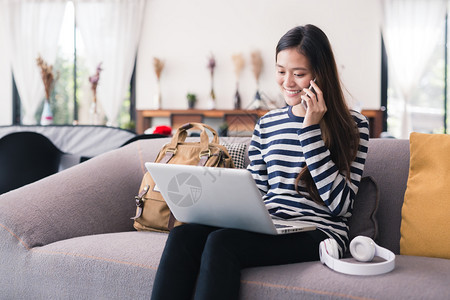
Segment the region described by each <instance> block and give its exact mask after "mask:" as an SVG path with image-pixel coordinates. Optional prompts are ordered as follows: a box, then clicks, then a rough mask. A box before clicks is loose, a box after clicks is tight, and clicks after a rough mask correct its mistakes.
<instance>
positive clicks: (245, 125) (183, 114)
mask: <svg viewBox="0 0 450 300" xmlns="http://www.w3.org/2000/svg"><path fill="white" fill-rule="evenodd" d="M265 113H267V110H245V109H239V110H236V109H211V110H202V109H178V110H177V109H171V110H164V109H158V110H137V113H136V133H138V134H142V133H144V131H145V130H146V129H147V128H150V127H151V126H152V118H168V119H170V124H171V126H172V128H176V127H175V126H179V125H180V124H184V123H186V122H189V121H191V122H192V121H196V122H199V121H200V122H202V121H203V119H204V118H217V119H223V121H227V123H228V124H229V129H228V130H229V132H230V131H231V132H233V131H245V132H247V133H248V132H249V131H250V132H251V131H252V129H253V127H254V125H255V123H256V121H257V120H258V118H260V117H262V116H263V115H264V114H265ZM362 114H363V115H365V116H366V117H367V118H368V119H369V124H370V137H371V138H374V137H376V138H377V137H380V134H381V132H382V131H383V111H382V110H362Z"/></svg>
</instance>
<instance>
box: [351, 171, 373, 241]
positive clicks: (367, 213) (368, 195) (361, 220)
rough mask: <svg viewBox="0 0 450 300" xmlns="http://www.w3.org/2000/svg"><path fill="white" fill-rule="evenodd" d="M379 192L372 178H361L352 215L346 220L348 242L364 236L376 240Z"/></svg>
mask: <svg viewBox="0 0 450 300" xmlns="http://www.w3.org/2000/svg"><path fill="white" fill-rule="evenodd" d="M378 201H379V191H378V186H377V184H376V182H375V180H374V179H373V177H370V176H368V177H363V178H361V182H360V184H359V190H358V193H357V194H356V198H355V201H354V204H353V215H352V216H351V218H350V219H349V220H348V225H349V238H350V241H351V240H352V239H353V238H354V237H356V236H358V235H364V236H368V237H370V238H372V239H373V240H375V239H376V237H377V233H378V224H377V220H376V218H375V214H376V212H377V209H378Z"/></svg>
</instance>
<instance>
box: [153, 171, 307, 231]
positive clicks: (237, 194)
mask: <svg viewBox="0 0 450 300" xmlns="http://www.w3.org/2000/svg"><path fill="white" fill-rule="evenodd" d="M145 166H146V168H147V170H148V171H149V172H150V175H151V176H152V178H153V180H154V181H155V183H156V186H155V187H154V189H155V190H157V191H160V192H161V194H162V196H163V197H164V199H165V200H166V202H167V205H168V206H169V208H170V210H171V211H172V213H173V215H174V216H175V218H176V219H177V220H179V221H181V222H184V223H196V224H203V225H210V226H217V227H225V228H235V229H243V230H248V231H253V232H259V233H266V234H274V235H275V234H285V233H292V232H299V231H308V230H314V229H316V227H315V226H314V225H312V224H308V223H303V222H299V221H285V220H274V219H272V218H271V216H270V214H269V212H268V211H267V208H266V206H265V205H264V202H263V200H262V198H261V193H260V191H259V189H258V188H257V186H256V184H255V181H254V180H253V177H252V175H251V174H250V172H249V171H248V170H245V169H228V168H211V167H199V166H187V165H175V164H160V163H150V162H148V163H146V164H145Z"/></svg>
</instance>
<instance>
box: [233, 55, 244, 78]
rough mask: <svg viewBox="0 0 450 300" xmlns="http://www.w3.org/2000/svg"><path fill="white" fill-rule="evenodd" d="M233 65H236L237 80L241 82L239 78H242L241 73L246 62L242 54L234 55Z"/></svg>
mask: <svg viewBox="0 0 450 300" xmlns="http://www.w3.org/2000/svg"><path fill="white" fill-rule="evenodd" d="M232 58H233V63H234V73H235V74H236V80H237V81H239V77H240V76H241V72H242V70H243V69H244V66H245V60H244V56H243V55H242V53H238V54H233V55H232Z"/></svg>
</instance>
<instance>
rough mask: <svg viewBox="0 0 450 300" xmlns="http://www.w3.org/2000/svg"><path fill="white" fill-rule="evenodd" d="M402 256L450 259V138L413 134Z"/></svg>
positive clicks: (402, 233) (402, 230) (402, 234)
mask: <svg viewBox="0 0 450 300" xmlns="http://www.w3.org/2000/svg"><path fill="white" fill-rule="evenodd" d="M409 140H410V165H409V177H408V183H407V187H406V192H405V200H404V202H403V207H402V223H401V228H400V233H401V238H400V254H403V255H417V256H429V257H441V258H450V136H449V135H445V134H424V133H411V135H410V138H409Z"/></svg>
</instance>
